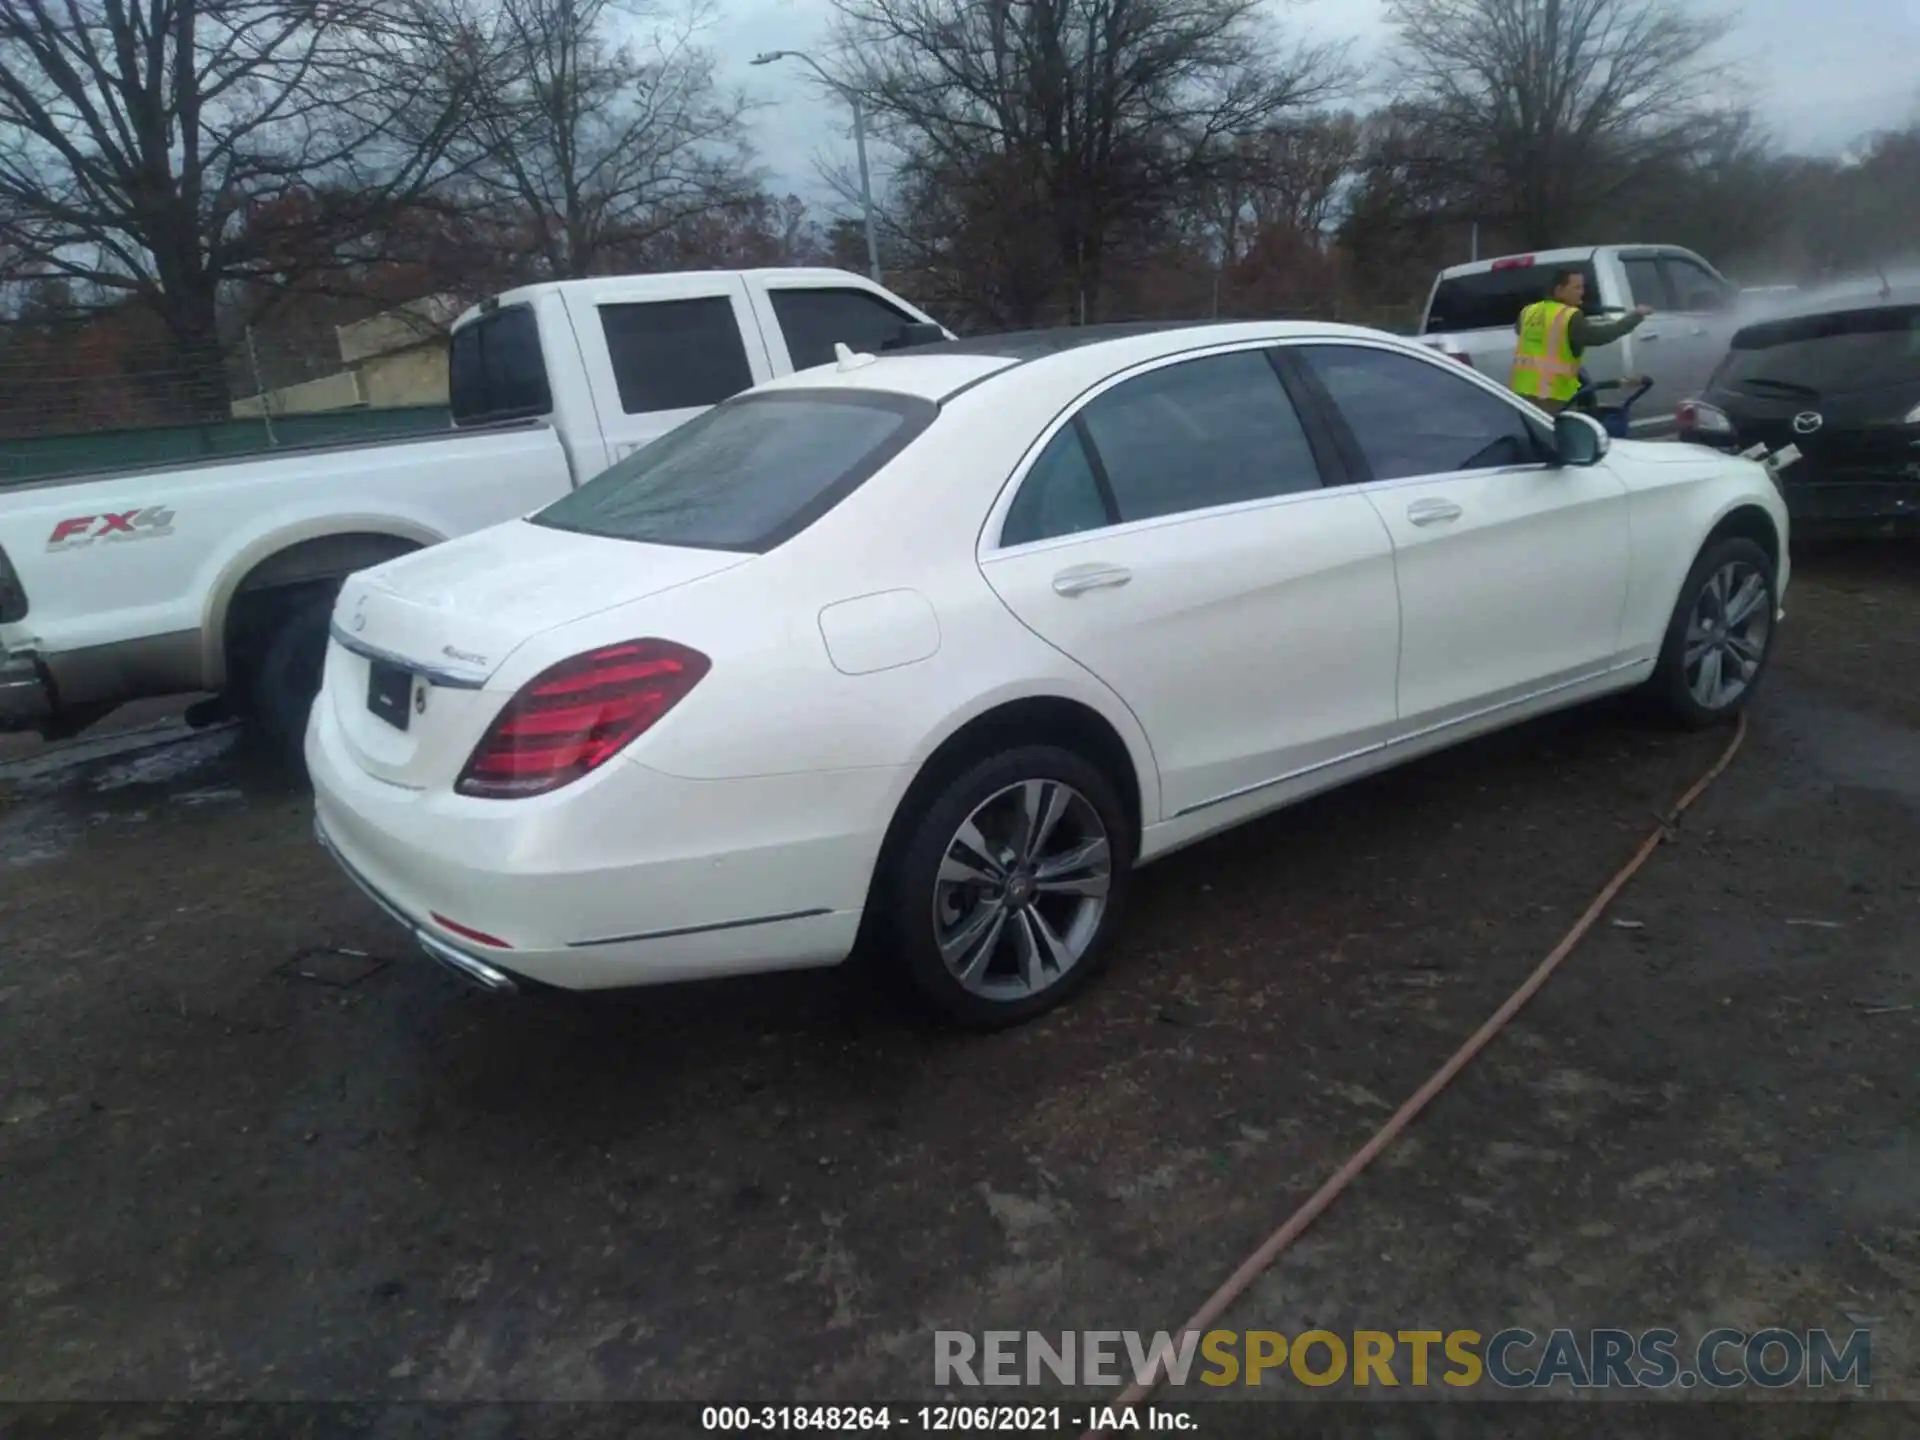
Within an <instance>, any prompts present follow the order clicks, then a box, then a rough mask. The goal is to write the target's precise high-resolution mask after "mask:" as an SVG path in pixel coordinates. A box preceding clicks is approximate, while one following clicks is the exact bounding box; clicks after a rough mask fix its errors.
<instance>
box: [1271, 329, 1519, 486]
mask: <svg viewBox="0 0 1920 1440" xmlns="http://www.w3.org/2000/svg"><path fill="white" fill-rule="evenodd" d="M1298 354H1299V355H1300V357H1301V358H1302V359H1303V360H1304V361H1305V362H1306V364H1307V366H1308V368H1309V369H1310V370H1311V371H1312V372H1313V374H1314V375H1315V376H1317V377H1318V378H1319V380H1320V383H1321V384H1322V385H1324V386H1325V387H1326V389H1327V393H1328V394H1329V395H1331V396H1332V397H1333V403H1334V404H1335V405H1337V406H1339V408H1340V414H1341V416H1342V417H1343V418H1344V419H1345V420H1346V422H1347V428H1348V429H1350V430H1351V431H1352V432H1353V438H1354V440H1355V442H1356V443H1357V444H1358V445H1359V447H1360V453H1361V454H1362V455H1363V456H1364V457H1365V459H1366V462H1367V466H1368V468H1369V469H1370V470H1371V471H1372V472H1373V478H1374V479H1376V480H1398V479H1401V478H1402V477H1404V476H1408V475H1444V474H1448V473H1450V472H1452V471H1456V470H1479V469H1483V468H1486V467H1488V466H1494V465H1524V464H1530V463H1535V462H1538V461H1542V460H1544V459H1546V458H1547V457H1546V452H1545V448H1544V445H1545V442H1544V439H1543V437H1541V436H1540V435H1539V434H1538V432H1536V431H1535V430H1534V429H1533V427H1532V426H1531V425H1529V424H1528V423H1527V419H1526V417H1525V416H1524V415H1523V414H1521V412H1520V410H1519V408H1518V407H1517V406H1514V405H1511V404H1509V403H1508V402H1507V401H1505V400H1502V399H1501V398H1500V397H1499V396H1498V395H1491V394H1488V393H1487V391H1485V390H1483V389H1482V388H1481V387H1480V386H1478V385H1476V384H1474V383H1473V382H1472V381H1471V380H1463V379H1461V378H1459V377H1458V376H1456V375H1454V374H1453V373H1452V371H1450V370H1448V369H1446V368H1443V367H1442V366H1440V365H1437V364H1430V363H1428V362H1427V361H1424V360H1415V359H1413V358H1412V357H1410V356H1406V355H1395V354H1393V353H1391V352H1390V351H1385V350H1369V349H1363V348H1361V347H1359V346H1350V345H1303V346H1301V347H1300V349H1299V351H1298Z"/></svg>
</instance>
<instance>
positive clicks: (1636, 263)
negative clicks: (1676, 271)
mask: <svg viewBox="0 0 1920 1440" xmlns="http://www.w3.org/2000/svg"><path fill="white" fill-rule="evenodd" d="M1620 264H1621V266H1622V267H1623V268H1624V269H1625V270H1626V272H1627V289H1628V290H1629V291H1631V292H1632V299H1633V303H1634V304H1635V305H1651V306H1653V307H1654V308H1655V309H1656V310H1671V309H1672V308H1673V301H1672V299H1671V298H1670V297H1669V296H1668V294H1667V282H1666V281H1665V280H1664V279H1663V278H1662V277H1661V274H1660V266H1659V263H1658V262H1657V261H1655V260H1653V259H1651V258H1648V259H1646V260H1622V261H1621V262H1620Z"/></svg>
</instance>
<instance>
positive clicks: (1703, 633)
mask: <svg viewBox="0 0 1920 1440" xmlns="http://www.w3.org/2000/svg"><path fill="white" fill-rule="evenodd" d="M1774 587H1775V580H1774V568H1773V562H1772V561H1771V560H1770V559H1768V558H1767V552H1766V551H1764V550H1762V549H1761V548H1760V547H1759V546H1758V545H1756V544H1754V542H1753V541H1751V540H1747V539H1743V538H1740V537H1737V536H1736V537H1729V538H1727V539H1725V540H1717V541H1715V542H1714V543H1713V544H1711V545H1709V546H1707V548H1706V549H1704V550H1702V551H1701V552H1700V558H1699V559H1697V560H1695V561H1694V562H1693V569H1692V570H1691V571H1689V572H1688V574H1687V582H1686V584H1684V585H1682V586H1681V587H1680V599H1679V602H1678V603H1677V604H1676V605H1675V606H1674V608H1673V618H1672V619H1671V620H1669V621H1668V622H1667V637H1666V641H1665V643H1664V644H1663V645H1662V647H1661V651H1660V663H1659V665H1658V667H1657V668H1656V669H1655V670H1654V672H1653V678H1652V679H1651V680H1650V681H1649V682H1648V685H1647V691H1648V698H1649V699H1650V700H1652V701H1653V702H1654V703H1655V704H1656V705H1657V706H1658V708H1659V709H1660V711H1661V712H1662V713H1663V714H1664V715H1665V716H1666V718H1668V719H1669V720H1672V721H1674V722H1676V723H1678V724H1680V725H1682V726H1684V727H1686V728H1687V729H1690V730H1701V729H1706V728H1707V727H1709V726H1712V725H1719V724H1722V723H1724V722H1726V721H1728V720H1731V719H1733V718H1734V717H1735V716H1736V715H1738V714H1739V713H1740V712H1741V711H1742V710H1743V709H1745V708H1746V705H1747V702H1748V701H1749V700H1750V699H1751V698H1752V697H1753V692H1754V690H1755V689H1756V688H1757V687H1758V686H1759V684H1760V679H1761V676H1762V675H1764V674H1765V673H1766V667H1767V659H1768V657H1769V656H1770V655H1771V654H1772V651H1773V619H1774V611H1775V610H1776V608H1777V607H1778V601H1777V600H1776V598H1775V594H1776V592H1775V588H1774Z"/></svg>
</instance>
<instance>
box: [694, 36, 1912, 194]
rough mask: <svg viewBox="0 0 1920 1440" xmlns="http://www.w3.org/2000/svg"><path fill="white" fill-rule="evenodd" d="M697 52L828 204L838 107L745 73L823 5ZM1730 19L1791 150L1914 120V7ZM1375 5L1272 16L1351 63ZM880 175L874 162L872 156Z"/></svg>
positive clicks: (778, 157)
mask: <svg viewBox="0 0 1920 1440" xmlns="http://www.w3.org/2000/svg"><path fill="white" fill-rule="evenodd" d="M719 3H720V5H721V6H722V9H721V12H720V20H719V22H718V23H717V24H716V25H715V26H714V28H713V29H712V31H710V32H709V34H708V37H707V38H708V43H709V44H711V45H712V47H713V49H714V51H715V52H716V54H717V56H718V57H719V59H720V63H721V71H722V74H723V76H724V77H725V79H726V80H727V81H728V82H729V83H734V84H741V85H744V86H746V87H747V88H748V90H749V93H751V94H752V95H754V96H755V97H756V98H759V99H762V100H766V101H772V102H774V103H773V105H772V106H771V107H770V108H769V109H767V110H763V111H761V112H760V113H759V114H758V115H756V117H755V118H754V122H753V140H754V143H755V148H756V150H757V151H758V153H759V157H760V161H761V164H762V165H763V166H764V167H765V168H766V170H767V172H768V181H769V184H770V185H771V186H772V187H773V188H774V189H776V190H777V191H779V192H781V193H785V192H788V191H791V192H793V193H796V194H798V195H799V196H800V197H801V198H802V199H804V200H806V201H808V203H809V204H815V205H829V206H830V205H831V202H832V197H831V195H830V193H829V192H828V191H827V190H826V189H825V187H823V186H822V184H821V183H820V181H819V179H818V178H817V166H816V159H817V158H825V159H826V160H828V161H829V162H830V163H837V164H844V165H846V166H847V167H848V169H849V170H851V168H852V163H853V143H852V140H851V138H850V120H849V116H848V113H847V110H846V107H845V105H844V104H843V103H841V102H840V101H839V100H838V98H837V97H834V96H832V95H830V94H827V93H824V92H823V91H822V90H821V89H820V87H819V86H818V85H817V83H816V84H809V83H807V82H808V80H809V79H810V74H809V72H808V71H807V68H806V67H805V66H804V65H802V64H801V63H800V62H798V61H794V60H785V61H781V62H779V63H778V64H774V65H767V66H759V67H754V66H750V65H749V64H748V63H747V62H748V61H749V60H750V59H751V58H752V57H753V56H754V55H755V54H757V53H759V52H761V51H763V50H783V49H790V50H802V49H811V50H812V51H813V52H814V53H815V54H816V55H818V56H819V57H820V58H821V59H822V60H826V59H829V58H830V57H829V45H830V35H829V30H830V22H831V19H832V14H833V11H832V5H831V0H719ZM1716 8H1718V9H1722V10H1724V11H1726V12H1737V13H1738V14H1739V17H1740V18H1739V20H1738V21H1737V23H1736V24H1735V25H1734V26H1733V28H1732V30H1731V33H1730V39H1729V46H1730V48H1731V49H1732V50H1733V51H1734V52H1736V53H1737V54H1738V55H1739V56H1740V57H1742V58H1744V59H1745V60H1746V62H1747V64H1748V72H1749V73H1750V74H1751V76H1752V77H1753V80H1754V82H1755V86H1756V93H1755V97H1754V98H1755V101H1756V105H1757V108H1758V109H1759V111H1760V113H1761V114H1762V115H1763V116H1764V117H1765V119H1766V120H1767V122H1768V124H1770V125H1771V126H1772V127H1773V129H1774V131H1775V133H1776V135H1777V136H1778V138H1779V140H1780V141H1781V142H1782V143H1783V144H1785V145H1788V146H1790V147H1792V148H1794V149H1799V150H1807V151H1814V152H1819V153H1826V154H1834V153H1838V152H1840V151H1841V150H1842V149H1843V148H1844V147H1845V146H1846V144H1847V143H1848V142H1849V141H1851V140H1853V139H1854V138H1856V137H1857V136H1859V135H1860V134H1862V133H1863V132H1865V131H1868V130H1871V129H1874V128H1875V127H1876V126H1882V125H1896V124H1902V123H1905V122H1906V121H1907V120H1909V119H1913V118H1920V64H1916V57H1920V0H1744V3H1741V0H1726V3H1725V4H1724V5H1722V6H1719V7H1716ZM1383 9H1384V7H1383V5H1382V4H1381V3H1380V0H1304V3H1301V4H1299V5H1297V6H1296V7H1293V8H1291V9H1289V10H1281V11H1277V13H1279V14H1281V15H1283V16H1284V17H1285V23H1286V24H1288V25H1290V26H1292V27H1294V28H1296V29H1298V30H1302V31H1305V32H1307V33H1310V34H1313V35H1316V36H1325V37H1329V38H1332V37H1338V38H1342V39H1351V40H1352V41H1353V42H1354V45H1355V47H1356V51H1357V53H1358V54H1360V55H1362V56H1367V55H1373V54H1378V53H1379V52H1380V51H1381V50H1382V49H1383V48H1384V47H1385V46H1386V45H1387V44H1388V43H1389V41H1390V40H1391V38H1392V37H1391V35H1390V34H1389V32H1388V30H1387V28H1386V25H1385V22H1384V20H1383V18H1382V11H1383ZM873 159H874V162H875V166H876V168H877V169H880V170H882V172H883V173H882V174H879V175H876V176H875V185H876V188H880V187H882V186H883V185H884V165H883V163H882V161H883V157H881V156H879V155H878V154H875V155H874V156H873Z"/></svg>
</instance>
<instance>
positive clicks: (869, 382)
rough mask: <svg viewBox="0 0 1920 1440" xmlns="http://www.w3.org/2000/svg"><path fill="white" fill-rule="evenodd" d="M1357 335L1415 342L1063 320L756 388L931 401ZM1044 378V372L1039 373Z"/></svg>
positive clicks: (1307, 331)
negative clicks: (1010, 375)
mask: <svg viewBox="0 0 1920 1440" xmlns="http://www.w3.org/2000/svg"><path fill="white" fill-rule="evenodd" d="M1309 337H1318V338H1323V339H1325V338H1341V337H1345V338H1355V339H1370V340H1390V341H1394V342H1395V343H1398V344H1401V345H1410V344H1411V343H1412V342H1410V341H1408V340H1407V339H1406V338H1405V337H1404V336H1397V335H1390V334H1388V333H1387V332H1385V331H1382V330H1369V329H1366V328H1363V327H1361V326H1358V325H1339V324H1332V323H1328V322H1324V321H1318V320H1253V321H1217V320H1167V321H1147V322H1140V323H1123V324H1109V325H1062V326H1058V327H1055V328H1052V329H1043V330H1013V331H1008V332H1006V333H1003V334H998V335H976V336H969V337H967V338H964V339H960V340H940V341H931V342H929V343H927V344H925V345H912V346H905V347H902V348H901V349H898V350H888V351H884V352H882V353H880V354H878V355H875V356H872V357H871V358H869V357H867V356H864V355H861V356H857V357H856V359H855V363H854V366H853V367H852V368H848V369H841V368H840V367H839V366H838V365H817V366H814V367H813V368H812V369H808V370H801V371H797V372H796V373H794V374H792V375H787V376H782V377H781V378H780V379H777V380H773V381H770V382H769V383H767V384H765V385H761V386H758V387H756V388H757V389H758V390H761V391H765V390H778V389H799V388H811V387H820V386H834V387H842V388H856V389H873V390H891V391H895V392H904V393H906V394H909V395H920V396H923V397H925V398H926V399H929V400H937V401H945V400H950V399H952V398H953V397H954V396H955V395H957V394H958V393H960V392H961V391H962V390H966V389H971V388H972V387H973V386H974V385H976V384H978V383H980V382H982V381H986V380H991V379H993V378H995V377H996V376H999V375H1001V374H1004V373H1005V372H1007V371H1010V370H1014V369H1025V368H1027V367H1035V366H1039V367H1043V368H1044V369H1045V370H1046V371H1052V370H1053V369H1054V367H1055V366H1056V365H1058V364H1063V363H1072V362H1073V361H1074V360H1076V359H1078V360H1081V361H1088V362H1092V361H1094V360H1095V357H1096V356H1097V357H1098V359H1097V364H1096V365H1095V368H1098V369H1100V370H1102V371H1106V370H1120V369H1124V368H1126V367H1128V366H1130V365H1136V364H1140V363H1142V362H1144V361H1149V360H1155V359H1158V358H1160V357H1161V356H1165V355H1178V354H1180V353H1181V352H1182V351H1185V350H1196V349H1202V348H1204V347H1207V346H1210V345H1230V344H1233V343H1235V342H1236V341H1247V340H1254V341H1259V340H1267V341H1272V342H1275V343H1280V342H1284V341H1288V340H1302V339H1307V338H1309ZM1036 378H1038V377H1036Z"/></svg>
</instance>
